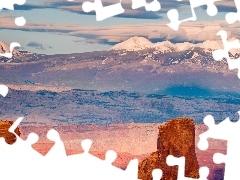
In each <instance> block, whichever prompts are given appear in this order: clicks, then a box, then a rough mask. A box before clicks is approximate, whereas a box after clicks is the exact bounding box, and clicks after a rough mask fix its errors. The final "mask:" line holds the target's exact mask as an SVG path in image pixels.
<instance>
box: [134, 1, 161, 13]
mask: <svg viewBox="0 0 240 180" xmlns="http://www.w3.org/2000/svg"><path fill="white" fill-rule="evenodd" d="M143 6H144V7H145V9H146V11H159V10H160V9H161V4H160V3H159V2H158V0H153V1H152V2H151V3H147V2H146V0H132V9H138V8H140V7H143Z"/></svg>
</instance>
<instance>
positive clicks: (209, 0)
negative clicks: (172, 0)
mask: <svg viewBox="0 0 240 180" xmlns="http://www.w3.org/2000/svg"><path fill="white" fill-rule="evenodd" d="M178 1H182V0H178ZM217 1H220V0H201V1H198V0H189V2H190V6H191V12H192V17H189V18H186V19H184V20H179V12H178V11H177V9H171V10H169V11H168V12H167V16H168V18H169V20H170V21H171V22H170V23H168V24H167V25H168V26H169V27H170V28H172V29H173V30H175V31H177V30H178V29H179V26H180V24H181V23H183V22H187V21H196V20H197V16H196V13H195V8H197V7H200V6H203V5H207V14H208V15H209V16H215V15H216V14H217V13H218V10H217V7H216V5H214V2H217Z"/></svg>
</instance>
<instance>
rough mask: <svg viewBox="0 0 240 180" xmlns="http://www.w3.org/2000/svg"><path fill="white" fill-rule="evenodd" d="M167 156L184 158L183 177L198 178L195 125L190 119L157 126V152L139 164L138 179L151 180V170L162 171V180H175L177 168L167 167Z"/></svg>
mask: <svg viewBox="0 0 240 180" xmlns="http://www.w3.org/2000/svg"><path fill="white" fill-rule="evenodd" d="M168 155H173V156H175V157H182V156H184V157H185V159H186V160H185V162H186V164H185V175H186V177H190V178H196V179H197V178H199V172H198V171H199V165H198V161H197V156H196V153H195V125H194V121H193V120H192V119H187V118H176V119H172V120H170V121H167V122H166V123H164V124H162V125H160V126H159V134H158V142H157V151H155V152H153V153H152V154H151V155H150V157H148V158H146V159H144V160H143V161H142V162H141V163H140V164H139V179H142V180H151V179H152V171H153V169H157V168H160V169H161V170H162V171H163V177H162V180H177V179H178V178H177V177H178V167H177V166H168V165H167V163H166V158H167V156H168Z"/></svg>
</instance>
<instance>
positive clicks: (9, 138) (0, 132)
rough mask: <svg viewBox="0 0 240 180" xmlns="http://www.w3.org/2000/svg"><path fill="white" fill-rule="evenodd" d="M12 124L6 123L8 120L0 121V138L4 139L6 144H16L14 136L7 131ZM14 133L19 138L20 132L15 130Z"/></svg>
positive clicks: (11, 122)
mask: <svg viewBox="0 0 240 180" xmlns="http://www.w3.org/2000/svg"><path fill="white" fill-rule="evenodd" d="M12 124H13V121H8V120H0V137H4V138H5V141H6V143H8V144H13V143H14V142H16V137H15V135H14V134H12V133H10V132H9V131H8V128H9V127H10V126H11V125H12ZM15 133H16V134H17V135H18V136H20V134H21V133H20V130H19V128H17V129H16V130H15Z"/></svg>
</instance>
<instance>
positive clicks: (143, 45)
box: [111, 36, 240, 55]
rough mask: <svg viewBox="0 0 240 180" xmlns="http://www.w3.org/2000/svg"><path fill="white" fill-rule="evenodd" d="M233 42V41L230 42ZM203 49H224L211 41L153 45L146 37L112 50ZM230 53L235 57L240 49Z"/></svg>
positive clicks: (125, 42) (206, 50) (164, 42)
mask: <svg viewBox="0 0 240 180" xmlns="http://www.w3.org/2000/svg"><path fill="white" fill-rule="evenodd" d="M233 40H236V39H233ZM230 41H232V40H230ZM196 47H198V48H202V49H204V51H205V52H212V51H213V50H216V49H224V47H223V44H222V41H211V40H206V41H204V42H202V43H198V44H193V43H189V42H184V43H176V44H174V43H171V42H170V41H162V42H157V43H155V44H154V43H152V42H150V41H149V40H148V39H146V38H144V37H137V36H134V37H131V38H130V39H128V40H126V41H123V42H121V43H119V44H116V45H115V46H113V47H112V48H111V50H127V51H139V50H143V49H148V48H153V49H156V50H158V51H160V52H164V53H165V52H173V51H184V50H190V49H192V48H196ZM230 52H231V53H232V54H233V55H234V54H236V53H240V49H232V50H230Z"/></svg>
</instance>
